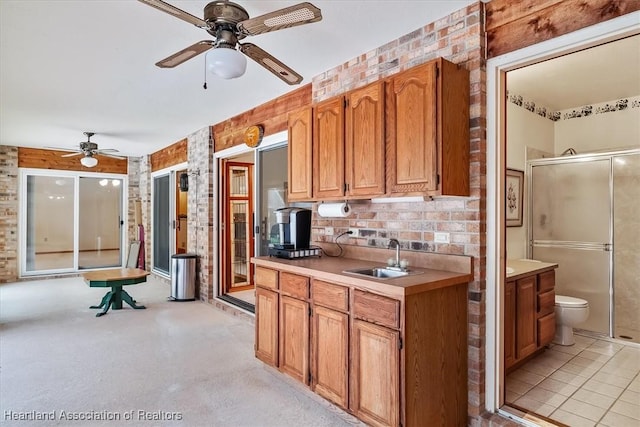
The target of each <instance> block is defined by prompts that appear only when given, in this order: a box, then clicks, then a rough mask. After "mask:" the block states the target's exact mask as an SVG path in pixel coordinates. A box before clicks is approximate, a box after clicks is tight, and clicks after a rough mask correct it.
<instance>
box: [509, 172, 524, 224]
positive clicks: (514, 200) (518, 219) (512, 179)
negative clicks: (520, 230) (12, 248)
mask: <svg viewBox="0 0 640 427" xmlns="http://www.w3.org/2000/svg"><path fill="white" fill-rule="evenodd" d="M523 189H524V172H523V171H519V170H517V169H507V179H506V185H505V191H506V193H507V194H506V197H505V201H506V204H507V206H506V208H507V209H506V216H505V219H506V222H507V227H522V197H523V195H524V191H523Z"/></svg>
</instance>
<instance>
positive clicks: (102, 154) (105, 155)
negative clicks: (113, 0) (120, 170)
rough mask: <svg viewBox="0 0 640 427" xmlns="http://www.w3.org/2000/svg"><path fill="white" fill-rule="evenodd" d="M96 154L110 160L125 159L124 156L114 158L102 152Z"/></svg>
mask: <svg viewBox="0 0 640 427" xmlns="http://www.w3.org/2000/svg"><path fill="white" fill-rule="evenodd" d="M96 154H97V155H99V156H103V157H111V158H112V159H126V157H124V156H114V155H113V154H106V153H104V152H98V153H96Z"/></svg>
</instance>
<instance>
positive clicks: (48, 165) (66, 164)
mask: <svg viewBox="0 0 640 427" xmlns="http://www.w3.org/2000/svg"><path fill="white" fill-rule="evenodd" d="M64 154H69V152H68V151H58V150H42V149H39V148H26V147H18V167H19V168H35V169H55V170H66V171H82V172H101V173H117V174H125V175H126V174H127V170H128V161H127V159H126V158H125V159H115V158H113V157H106V156H100V155H96V156H95V158H96V159H98V165H97V166H94V167H92V168H87V167H84V166H82V164H81V163H80V158H81V157H82V156H75V157H62V156H63V155H64Z"/></svg>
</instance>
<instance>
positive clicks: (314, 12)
mask: <svg viewBox="0 0 640 427" xmlns="http://www.w3.org/2000/svg"><path fill="white" fill-rule="evenodd" d="M321 19H322V13H321V12H320V9H318V8H317V7H315V6H314V5H312V4H311V3H307V2H305V3H300V4H296V5H294V6H289V7H285V8H284V9H280V10H275V11H273V12H269V13H265V14H264V15H260V16H256V17H255V18H250V19H247V20H245V21H241V22H238V31H239V32H240V33H242V34H244V35H246V36H254V35H256V34H263V33H268V32H269V31H276V30H282V29H284V28H290V27H295V26H296V25H302V24H310V23H312V22H318V21H320V20H321Z"/></svg>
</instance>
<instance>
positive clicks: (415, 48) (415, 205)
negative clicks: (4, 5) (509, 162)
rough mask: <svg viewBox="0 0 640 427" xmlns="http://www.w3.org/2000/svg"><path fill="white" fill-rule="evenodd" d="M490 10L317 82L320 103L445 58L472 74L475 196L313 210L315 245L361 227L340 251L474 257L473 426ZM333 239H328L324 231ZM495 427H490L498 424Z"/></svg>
mask: <svg viewBox="0 0 640 427" xmlns="http://www.w3.org/2000/svg"><path fill="white" fill-rule="evenodd" d="M482 13H484V11H483V4H482V3H480V2H477V3H474V4H471V5H469V6H468V7H466V8H464V9H461V10H459V11H457V12H455V13H453V14H451V15H449V16H446V17H444V18H442V19H440V20H438V21H436V22H433V23H429V24H427V25H425V26H424V27H422V28H419V29H417V30H415V31H413V32H411V33H409V34H406V35H404V36H402V37H400V38H399V39H397V40H393V41H391V42H389V43H387V44H385V45H383V46H380V47H379V48H377V49H374V50H372V51H370V52H367V53H364V54H362V55H360V56H358V57H356V58H353V59H352V60H350V61H348V62H346V63H344V64H342V65H339V66H337V67H335V68H333V69H331V70H328V71H326V72H324V73H322V74H320V75H319V76H317V77H315V78H314V79H313V87H312V97H313V102H314V103H315V102H319V101H322V100H325V99H328V98H331V97H333V96H336V95H339V94H342V93H344V92H346V91H349V90H352V89H355V88H358V87H361V86H365V85H367V84H369V83H372V82H374V81H377V80H380V79H384V78H386V77H388V76H391V75H393V74H395V73H398V72H400V71H403V70H406V69H408V68H411V67H414V66H416V65H419V64H422V63H424V62H426V61H429V60H431V59H435V58H438V57H444V58H445V59H447V60H448V61H450V62H453V63H456V64H461V65H462V66H463V67H465V68H466V69H467V70H469V74H470V123H469V126H470V145H471V164H470V177H471V193H470V194H471V196H470V197H446V198H437V199H435V200H431V201H423V202H400V203H381V204H377V203H376V204H374V203H370V202H367V201H363V202H355V203H353V204H352V205H351V207H352V208H353V209H352V214H351V215H350V216H349V217H348V218H339V219H331V218H320V217H319V216H318V215H317V206H314V214H313V224H312V225H313V236H312V240H314V241H324V242H332V241H333V239H334V237H335V235H337V234H338V233H340V232H342V231H347V230H348V228H349V227H351V228H358V229H359V233H360V236H361V237H358V238H351V237H349V236H344V237H342V238H341V240H340V242H341V244H345V245H359V246H376V247H386V245H387V243H388V239H389V238H397V239H398V240H399V241H400V243H401V246H402V248H403V250H417V251H432V252H438V253H448V254H463V255H468V256H472V257H473V258H474V275H475V276H474V281H473V282H472V283H471V284H470V285H469V302H468V304H469V337H468V342H469V347H468V354H469V360H468V361H469V381H468V387H469V400H468V408H469V409H468V411H469V416H470V423H471V422H474V423H477V422H481V423H487V421H486V420H485V421H480V420H481V417H480V416H481V414H482V413H483V412H484V405H485V404H484V402H485V392H484V388H485V380H484V377H485V351H484V346H485V338H484V337H485V329H486V326H485V314H484V313H485V265H486V236H485V229H486V179H485V174H486V140H485V127H486V76H485V62H484V59H483V58H484V57H485V46H484V28H483V20H482V19H481V16H482ZM325 226H328V227H333V228H334V235H333V236H326V235H324V234H323V233H324V227H325ZM436 231H445V232H449V233H450V243H449V244H440V243H435V242H434V233H435V232H436ZM495 421H496V420H495V419H494V420H493V421H488V422H489V423H495Z"/></svg>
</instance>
